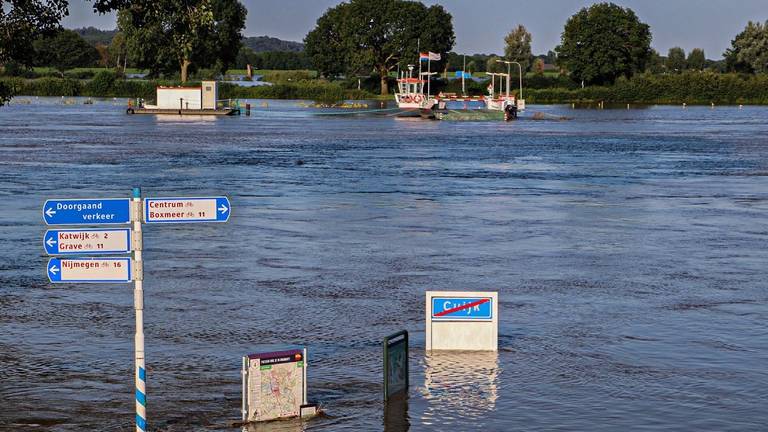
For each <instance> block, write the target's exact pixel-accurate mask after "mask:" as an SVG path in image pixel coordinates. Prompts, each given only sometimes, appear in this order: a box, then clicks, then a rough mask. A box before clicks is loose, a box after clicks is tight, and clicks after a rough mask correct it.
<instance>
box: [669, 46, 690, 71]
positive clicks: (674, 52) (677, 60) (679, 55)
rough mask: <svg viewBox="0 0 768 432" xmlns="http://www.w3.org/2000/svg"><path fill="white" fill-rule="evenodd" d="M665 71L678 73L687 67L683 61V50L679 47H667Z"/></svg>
mask: <svg viewBox="0 0 768 432" xmlns="http://www.w3.org/2000/svg"><path fill="white" fill-rule="evenodd" d="M666 67H667V71H669V72H674V73H679V72H682V71H684V70H685V69H686V68H687V64H686V61H685V50H684V49H682V48H680V47H673V48H670V49H669V53H668V54H667V61H666Z"/></svg>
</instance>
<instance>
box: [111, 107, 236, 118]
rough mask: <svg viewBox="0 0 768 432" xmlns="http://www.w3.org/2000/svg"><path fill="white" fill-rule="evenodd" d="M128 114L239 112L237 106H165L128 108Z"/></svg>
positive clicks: (221, 113)
mask: <svg viewBox="0 0 768 432" xmlns="http://www.w3.org/2000/svg"><path fill="white" fill-rule="evenodd" d="M126 113H128V114H165V115H214V116H228V115H233V114H240V110H239V109H237V108H222V109H217V110H212V109H165V108H128V109H127V110H126Z"/></svg>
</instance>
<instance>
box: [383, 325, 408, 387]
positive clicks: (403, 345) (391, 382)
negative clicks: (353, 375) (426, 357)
mask: <svg viewBox="0 0 768 432" xmlns="http://www.w3.org/2000/svg"><path fill="white" fill-rule="evenodd" d="M383 347H384V400H385V401H387V400H389V399H390V398H392V397H394V396H395V395H397V394H399V393H403V394H408V382H409V379H408V332H407V331H405V330H403V331H400V332H397V333H395V334H391V335H389V336H387V337H385V338H384V343H383Z"/></svg>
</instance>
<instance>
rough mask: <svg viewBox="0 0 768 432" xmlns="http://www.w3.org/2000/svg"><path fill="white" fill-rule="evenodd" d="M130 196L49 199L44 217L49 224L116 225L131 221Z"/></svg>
mask: <svg viewBox="0 0 768 432" xmlns="http://www.w3.org/2000/svg"><path fill="white" fill-rule="evenodd" d="M130 209H131V203H130V200H129V199H128V198H110V199H62V200H48V201H46V202H45V205H44V206H43V219H45V223H46V224H48V225H106V224H110V225H114V224H126V223H129V222H130V221H131V211H130Z"/></svg>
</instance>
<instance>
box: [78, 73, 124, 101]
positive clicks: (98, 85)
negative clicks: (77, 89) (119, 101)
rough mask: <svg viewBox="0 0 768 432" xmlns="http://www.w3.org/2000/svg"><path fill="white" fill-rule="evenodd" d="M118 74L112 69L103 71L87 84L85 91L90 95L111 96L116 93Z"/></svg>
mask: <svg viewBox="0 0 768 432" xmlns="http://www.w3.org/2000/svg"><path fill="white" fill-rule="evenodd" d="M116 79H117V77H116V75H115V73H114V72H112V71H106V70H105V71H101V72H99V73H97V74H96V75H95V76H94V77H93V79H92V80H90V81H89V82H88V84H86V86H85V92H86V93H87V94H89V95H104V96H111V95H113V94H114V93H115V80H116Z"/></svg>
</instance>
